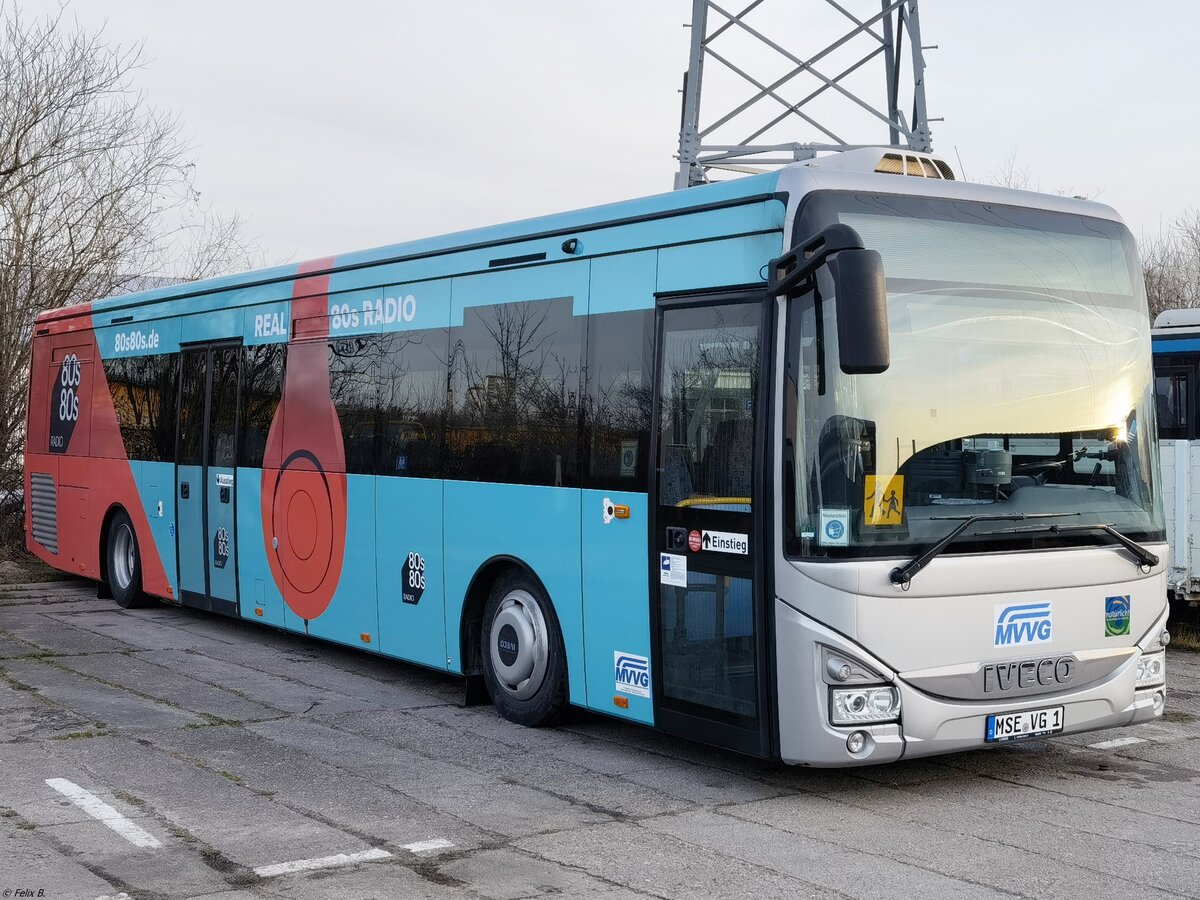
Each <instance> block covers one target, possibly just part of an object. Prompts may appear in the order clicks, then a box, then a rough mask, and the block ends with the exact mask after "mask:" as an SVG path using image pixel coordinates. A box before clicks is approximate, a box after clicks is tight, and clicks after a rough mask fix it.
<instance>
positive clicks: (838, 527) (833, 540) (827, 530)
mask: <svg viewBox="0 0 1200 900" xmlns="http://www.w3.org/2000/svg"><path fill="white" fill-rule="evenodd" d="M821 546H822V547H849V546H850V510H848V509H823V510H821Z"/></svg>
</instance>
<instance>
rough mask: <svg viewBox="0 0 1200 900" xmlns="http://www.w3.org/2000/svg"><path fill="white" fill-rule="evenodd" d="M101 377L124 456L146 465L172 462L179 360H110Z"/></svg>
mask: <svg viewBox="0 0 1200 900" xmlns="http://www.w3.org/2000/svg"><path fill="white" fill-rule="evenodd" d="M104 374H105V377H106V379H107V380H108V390H109V393H110V394H111V395H112V404H113V412H115V413H116V415H117V424H118V425H119V426H120V428H121V440H122V441H123V442H124V444H125V455H126V456H128V457H129V458H130V459H139V460H147V461H149V462H174V461H175V406H176V403H177V401H178V397H179V382H178V375H179V357H178V356H175V355H174V354H171V355H162V356H131V357H125V358H121V359H110V360H106V361H105V363H104Z"/></svg>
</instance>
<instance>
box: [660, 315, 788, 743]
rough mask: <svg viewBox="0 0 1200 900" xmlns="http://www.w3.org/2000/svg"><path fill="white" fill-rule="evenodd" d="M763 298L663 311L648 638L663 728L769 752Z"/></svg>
mask: <svg viewBox="0 0 1200 900" xmlns="http://www.w3.org/2000/svg"><path fill="white" fill-rule="evenodd" d="M764 315H765V306H764V303H763V300H762V297H761V295H725V296H722V297H711V298H694V297H692V298H687V299H686V300H660V306H659V313H658V316H659V321H658V338H657V342H658V353H657V359H658V372H657V376H656V399H655V407H654V416H655V421H654V432H653V433H654V435H655V447H654V452H655V458H656V475H655V477H654V478H653V482H654V483H653V485H652V491H653V492H654V494H653V498H654V499H653V507H654V510H655V521H654V525H653V527H652V530H651V534H652V540H651V547H652V549H653V551H654V552H653V555H652V559H651V563H652V568H653V570H652V574H651V579H652V585H651V596H652V597H653V598H654V601H653V604H652V616H651V629H652V646H653V676H654V677H653V687H654V699H655V709H656V721H657V723H658V724H659V725H660V726H661V727H663V728H664V729H665V730H667V731H671V732H674V733H676V734H680V735H683V736H685V737H689V738H694V739H698V740H701V741H705V742H707V743H711V744H716V745H718V746H723V747H728V748H730V749H734V750H739V751H742V752H745V753H752V754H755V755H767V754H769V752H770V737H769V730H768V723H769V715H768V711H769V706H770V700H769V697H768V693H767V690H766V684H767V681H766V669H765V665H766V653H765V647H766V643H765V634H764V623H765V613H764V610H765V606H764V603H763V598H762V594H763V588H762V585H763V572H764V566H763V565H762V559H763V554H764V553H766V552H767V542H766V541H765V539H764V529H763V526H762V522H764V521H765V519H764V515H763V509H762V493H763V492H762V488H761V484H762V477H763V473H762V472H761V471H760V468H761V465H762V460H763V459H764V453H763V437H762V433H763V431H764V428H763V426H764V424H765V419H766V416H765V414H760V407H762V406H763V404H764V398H765V397H766V396H767V392H766V389H765V384H764V383H763V378H762V373H764V372H765V371H766V366H764V364H763V360H762V357H763V353H762V348H763V347H764V346H766V344H765V342H764V341H763V340H762V335H763V327H764Z"/></svg>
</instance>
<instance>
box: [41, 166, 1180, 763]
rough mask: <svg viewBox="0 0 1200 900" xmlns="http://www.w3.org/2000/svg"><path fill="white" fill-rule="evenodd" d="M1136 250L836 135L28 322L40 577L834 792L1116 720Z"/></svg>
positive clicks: (1117, 231) (534, 718)
mask: <svg viewBox="0 0 1200 900" xmlns="http://www.w3.org/2000/svg"><path fill="white" fill-rule="evenodd" d="M1152 403H1153V394H1152V375H1151V355H1150V331H1149V323H1148V319H1147V314H1146V299H1145V293H1144V288H1143V283H1142V280H1141V275H1140V270H1139V266H1138V260H1137V257H1136V253H1135V249H1134V245H1133V241H1132V239H1131V237H1130V235H1129V232H1128V230H1127V229H1126V228H1125V226H1124V225H1123V224H1122V223H1121V220H1120V219H1119V218H1118V216H1117V215H1116V213H1114V212H1113V211H1112V210H1111V209H1109V208H1107V207H1105V206H1102V205H1099V204H1096V203H1090V202H1084V201H1080V200H1075V199H1070V198H1064V197H1056V196H1044V195H1039V194H1033V193H1025V192H1020V191H1014V190H1009V189H1005V188H1000V187H995V186H983V185H976V184H969V183H963V182H962V181H959V180H956V179H955V177H954V173H953V171H952V169H951V168H950V167H949V166H948V165H947V164H946V163H945V162H944V161H943V160H940V159H938V158H936V157H933V156H930V155H928V154H916V153H908V152H901V151H896V150H892V149H870V148H867V149H858V150H854V151H850V152H845V153H841V154H837V155H832V156H828V157H824V158H820V159H817V160H813V161H809V162H806V163H800V164H795V165H791V166H789V167H786V168H783V169H781V170H779V171H776V172H771V173H765V174H761V175H755V176H750V177H744V178H740V179H735V180H731V181H727V182H721V183H716V184H711V185H704V186H699V187H695V188H691V189H687V190H680V191H676V192H673V193H668V194H663V195H659V196H652V197H647V198H643V199H638V200H633V201H629V202H623V203H617V204H613V205H607V206H601V207H597V208H593V209H587V210H583V211H578V212H572V213H566V214H562V215H554V216H550V217H545V218H538V219H532V220H529V221H524V222H518V223H516V224H508V225H502V226H499V227H492V228H484V229H481V230H475V231H468V232H464V233H460V234H455V235H451V236H448V237H439V238H433V239H429V240H420V241H416V242H411V243H403V244H399V245H395V246H388V247H383V248H380V249H374V250H368V251H363V252H354V253H346V254H342V255H339V256H334V257H329V258H327V259H319V260H314V261H311V262H306V263H303V264H300V265H291V266H285V267H281V268H273V269H268V270H265V271H259V272H253V273H249V274H243V275H237V276H232V277H224V278H219V279H215V280H210V281H202V282H196V283H190V284H181V285H176V286H172V287H164V288H160V289H157V290H152V291H147V292H143V293H137V294H130V295H126V296H119V297H113V298H109V299H103V300H97V301H96V302H93V303H91V304H89V305H82V306H76V307H71V308H66V309H59V310H54V311H50V312H47V313H45V314H43V315H41V316H40V317H38V319H37V321H36V324H35V329H34V336H33V339H32V369H31V377H30V395H29V415H28V444H27V447H26V457H25V459H26V470H27V474H26V485H25V486H26V496H27V497H28V498H29V502H28V512H27V520H26V525H27V532H28V540H27V542H28V547H29V549H30V550H31V551H32V552H33V553H35V554H36V555H37V556H39V557H40V558H41V559H43V560H45V561H46V562H47V563H49V564H50V565H51V566H55V567H57V568H59V569H62V570H64V571H69V572H74V573H78V574H79V575H82V576H86V577H88V578H92V579H96V580H97V581H98V582H100V585H101V587H100V590H101V591H102V592H104V593H109V594H111V596H112V598H113V599H114V600H115V601H116V603H117V604H119V605H120V606H122V607H126V608H128V607H133V606H136V605H139V604H141V603H145V602H164V603H168V604H177V605H182V606H187V607H196V608H199V609H202V610H209V611H213V612H216V613H222V614H225V615H228V616H234V617H238V618H240V619H243V620H248V621H251V622H261V623H264V624H266V625H270V626H273V627H274V628H277V629H283V630H285V631H288V632H295V633H299V634H305V635H311V636H313V637H316V638H321V639H324V640H327V641H334V642H337V643H339V644H343V645H348V646H352V647H357V648H360V649H362V650H364V651H366V652H370V653H375V654H379V655H380V656H384V657H389V658H395V659H399V660H405V661H408V662H410V663H416V664H419V665H422V666H428V667H431V668H433V669H437V670H440V671H443V672H446V673H450V674H453V675H455V676H461V677H462V679H463V685H464V702H468V703H475V702H486V701H487V700H489V699H490V701H491V702H492V703H493V704H494V705H495V707H496V708H497V709H498V711H499V713H500V714H501V715H503V716H504V717H505V718H506V719H509V720H511V721H513V722H516V723H520V724H523V725H529V726H536V725H542V724H545V723H550V722H553V721H554V720H555V718H556V717H558V716H559V715H560V714H561V713H563V711H564V710H565V709H566V708H567V707H568V706H574V707H582V708H584V709H588V710H593V711H595V712H598V713H603V714H606V715H608V716H613V717H616V718H617V719H621V720H625V721H628V722H634V723H640V724H642V725H646V726H650V727H653V728H656V729H660V730H662V731H664V732H668V733H671V734H674V735H680V736H684V737H689V738H694V739H697V740H700V741H704V742H707V743H709V744H713V745H717V746H720V747H724V748H729V749H732V750H735V751H739V752H741V753H744V754H750V755H754V756H759V757H764V758H771V759H778V760H782V761H784V762H787V763H796V764H805V765H813V766H854V765H860V764H868V763H882V762H887V761H892V760H898V759H901V758H912V757H920V756H925V755H929V754H935V753H945V752H949V751H957V750H963V749H967V748H974V747H989V746H994V745H998V744H1002V743H1006V742H1008V741H1013V740H1020V739H1028V738H1038V737H1045V736H1048V735H1056V734H1070V733H1075V732H1081V731H1086V730H1089V729H1098V728H1108V727H1112V726H1121V725H1129V724H1133V723H1138V722H1145V721H1149V720H1152V719H1154V718H1155V717H1157V716H1160V715H1161V714H1162V711H1163V706H1164V703H1165V692H1166V688H1165V680H1166V679H1165V674H1166V673H1165V665H1166V661H1165V654H1164V648H1165V645H1166V643H1167V641H1168V639H1169V635H1168V634H1167V633H1166V630H1165V622H1166V603H1165V580H1164V579H1165V571H1166V566H1165V562H1164V560H1165V558H1166V552H1167V551H1166V546H1165V543H1164V519H1163V506H1162V497H1161V481H1160V474H1159V463H1158V457H1157V447H1156V432H1155V420H1154V415H1153V405H1152Z"/></svg>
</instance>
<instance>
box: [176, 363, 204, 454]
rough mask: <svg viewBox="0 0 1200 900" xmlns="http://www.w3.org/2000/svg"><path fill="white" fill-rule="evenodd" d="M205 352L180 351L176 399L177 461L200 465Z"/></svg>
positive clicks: (202, 448) (202, 436)
mask: <svg viewBox="0 0 1200 900" xmlns="http://www.w3.org/2000/svg"><path fill="white" fill-rule="evenodd" d="M207 355H208V354H207V353H206V352H205V351H204V350H187V351H184V353H183V354H182V355H181V357H180V358H181V363H180V367H181V372H180V378H181V380H182V384H181V385H180V393H179V396H180V402H179V464H180V465H181V466H202V465H204V397H205V391H206V390H207V387H206V381H205V371H206V359H207Z"/></svg>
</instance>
